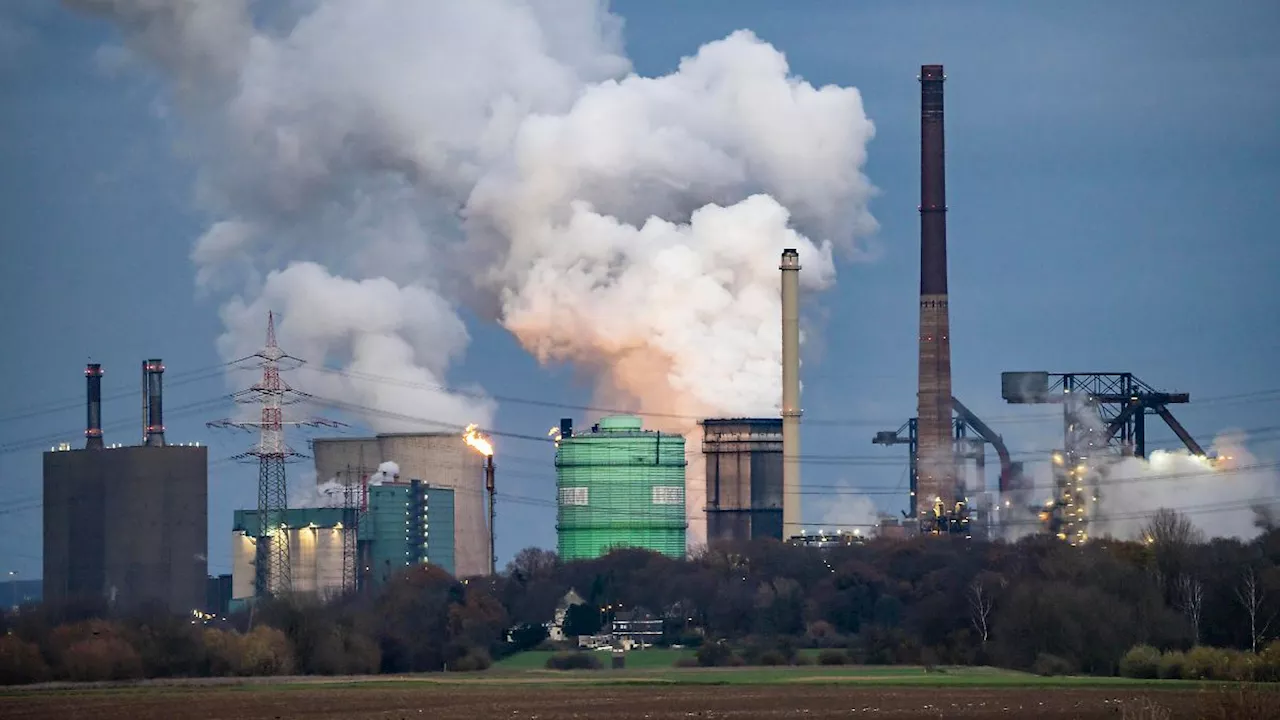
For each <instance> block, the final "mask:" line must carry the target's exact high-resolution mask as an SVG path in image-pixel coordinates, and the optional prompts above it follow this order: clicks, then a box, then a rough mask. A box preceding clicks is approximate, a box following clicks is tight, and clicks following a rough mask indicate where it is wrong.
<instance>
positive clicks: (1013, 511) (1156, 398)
mask: <svg viewBox="0 0 1280 720" xmlns="http://www.w3.org/2000/svg"><path fill="white" fill-rule="evenodd" d="M917 79H918V80H919V82H920V207H919V211H920V331H919V338H918V342H919V382H918V387H917V414H916V417H914V418H910V419H908V420H907V421H906V422H905V423H904V424H903V425H902V426H901V427H899V428H898V429H897V430H896V431H895V430H887V431H883V432H879V433H876V435H875V437H874V438H873V439H872V442H873V443H875V444H878V445H886V446H887V445H906V446H907V449H908V453H909V466H908V469H909V477H910V490H909V496H908V510H907V511H906V512H904V513H903V514H904V516H905V517H906V519H907V522H908V527H907V531H908V532H922V533H934V534H937V533H948V534H961V535H964V536H965V537H973V536H974V535H980V536H983V537H990V538H999V537H1008V536H1009V531H1010V530H1011V529H1012V528H1011V527H1010V526H1009V525H1008V524H1007V523H1009V522H1012V520H1011V518H1012V517H1017V516H1020V515H1023V514H1026V513H1032V514H1033V515H1034V517H1035V518H1036V519H1037V520H1038V521H1039V522H1040V523H1041V530H1042V531H1043V532H1046V533H1048V534H1051V535H1054V536H1056V537H1058V538H1059V539H1062V540H1066V541H1068V542H1071V543H1080V542H1085V541H1087V540H1088V538H1089V532H1088V525H1089V518H1090V517H1092V516H1094V515H1095V514H1096V513H1097V512H1098V509H1099V508H1100V507H1102V506H1103V505H1104V504H1105V491H1103V490H1101V489H1100V488H1099V484H1100V481H1103V480H1105V477H1106V472H1107V467H1108V466H1109V464H1110V463H1111V462H1112V461H1113V460H1114V459H1118V458H1121V457H1125V456H1137V457H1145V452H1146V451H1145V422H1144V417H1145V415H1148V414H1154V415H1159V416H1160V417H1161V419H1163V420H1164V421H1165V422H1166V424H1168V426H1169V427H1170V428H1171V429H1172V430H1173V431H1174V433H1175V434H1176V435H1177V436H1178V438H1179V439H1180V440H1181V441H1182V443H1183V444H1184V445H1185V446H1186V448H1187V449H1188V450H1189V451H1190V452H1191V453H1193V454H1195V455H1200V456H1203V455H1204V454H1205V453H1204V450H1203V449H1202V448H1201V447H1200V445H1199V444H1198V443H1196V441H1195V440H1194V439H1193V438H1192V437H1191V436H1190V434H1188V433H1187V432H1186V430H1185V429H1184V428H1183V427H1182V426H1181V425H1180V424H1179V423H1178V422H1177V420H1176V419H1175V418H1174V417H1173V415H1172V413H1170V412H1169V410H1168V407H1167V406H1168V405H1171V404H1177V403H1185V402H1188V401H1189V400H1190V396H1189V395H1188V394H1186V393H1167V392H1162V391H1159V390H1156V389H1155V388H1153V387H1152V386H1150V385H1148V384H1146V383H1144V382H1142V381H1141V380H1138V379H1137V378H1136V377H1134V375H1133V374H1132V373H1062V374H1051V373H1047V372H1012V373H1009V372H1006V373H1004V374H1003V375H1002V378H1001V387H1002V396H1003V399H1004V400H1005V401H1006V402H1009V403H1015V404H1026V403H1061V404H1062V405H1063V427H1064V440H1063V449H1062V450H1058V451H1054V452H1053V453H1052V454H1051V462H1052V468H1053V471H1052V473H1053V488H1052V490H1051V496H1050V498H1049V499H1048V500H1047V501H1045V502H1040V501H1039V499H1038V498H1036V497H1035V496H1034V493H1033V490H1034V488H1033V487H1032V486H1031V483H1030V482H1029V480H1028V478H1027V476H1026V474H1025V472H1024V469H1023V465H1022V463H1019V462H1014V461H1013V459H1012V457H1011V455H1010V453H1009V449H1008V447H1006V445H1005V443H1004V440H1003V438H1002V437H1001V436H1000V435H999V434H997V433H996V432H995V431H994V430H993V429H992V428H991V427H989V426H988V425H987V424H986V423H984V422H983V421H982V420H981V419H980V418H979V417H978V416H977V415H976V414H975V413H973V412H972V411H971V410H970V409H969V408H968V407H966V406H965V404H964V403H962V402H960V400H959V399H957V398H956V397H955V396H954V395H952V390H951V340H952V338H951V331H950V318H949V312H950V307H949V302H948V288H947V227H946V213H947V202H946V164H945V156H946V152H945V133H944V112H943V111H944V103H943V84H944V82H945V81H946V74H945V73H944V72H943V66H941V65H924V66H922V67H921V68H920V75H919V76H918V78H917ZM987 445H991V447H992V449H993V450H995V453H996V457H997V458H998V461H999V471H998V479H997V483H996V485H995V487H994V488H990V487H988V484H987V481H986V449H987V448H986V446H987ZM967 462H971V463H972V465H971V466H970V467H971V470H972V471H971V472H966V470H968V469H969V468H966V467H965V463H967Z"/></svg>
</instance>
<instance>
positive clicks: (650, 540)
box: [555, 415, 688, 560]
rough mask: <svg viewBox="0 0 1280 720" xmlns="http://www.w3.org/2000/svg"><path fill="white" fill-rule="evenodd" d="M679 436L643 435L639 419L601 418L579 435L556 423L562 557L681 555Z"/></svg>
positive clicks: (570, 426) (681, 440)
mask: <svg viewBox="0 0 1280 720" xmlns="http://www.w3.org/2000/svg"><path fill="white" fill-rule="evenodd" d="M684 450H685V442H684V437H683V436H680V435H672V434H669V433H664V432H659V431H657V430H645V429H644V424H643V423H642V422H641V420H640V418H638V417H633V416H629V415H617V416H611V417H606V418H602V419H601V420H600V422H599V423H597V424H595V425H593V426H591V429H590V430H588V431H587V432H584V433H577V432H574V430H573V423H572V421H570V420H564V421H562V422H561V429H560V435H559V439H558V440H557V448H556V460H555V462H556V495H557V498H558V500H557V503H556V506H557V512H556V537H557V548H558V550H559V553H560V558H561V559H563V560H583V559H588V558H595V557H600V556H601V555H604V554H605V553H607V552H609V551H610V550H613V549H616V548H624V547H625V548H644V549H647V550H653V551H654V552H660V553H663V554H664V555H670V556H672V557H684V554H685V530H686V529H687V527H688V523H687V521H686V519H685V505H684V498H685V465H686V462H685V455H684Z"/></svg>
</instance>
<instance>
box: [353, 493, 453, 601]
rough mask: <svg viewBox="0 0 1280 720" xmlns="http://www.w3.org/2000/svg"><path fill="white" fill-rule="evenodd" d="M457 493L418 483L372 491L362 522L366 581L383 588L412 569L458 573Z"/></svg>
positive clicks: (361, 551) (362, 554)
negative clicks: (422, 567) (404, 570)
mask: <svg viewBox="0 0 1280 720" xmlns="http://www.w3.org/2000/svg"><path fill="white" fill-rule="evenodd" d="M454 497H455V496H454V491H453V490H450V489H448V488H436V487H431V486H429V485H426V484H424V483H421V482H419V481H417V480H412V481H410V482H407V483H384V484H381V485H373V486H370V487H369V492H368V509H367V511H366V512H365V513H364V514H363V515H362V516H361V518H360V546H361V550H360V556H361V558H362V567H363V569H364V572H365V577H366V578H367V579H368V581H369V582H372V583H373V584H374V585H381V584H382V583H384V582H386V581H387V578H389V577H391V576H392V575H393V574H395V573H396V572H397V571H399V570H401V569H402V568H404V567H405V566H407V565H418V564H430V565H435V566H437V567H439V568H441V569H444V570H447V571H449V573H450V574H453V573H454V572H455V570H456V569H457V564H456V562H455V560H454V558H455V533H454V510H455V506H454Z"/></svg>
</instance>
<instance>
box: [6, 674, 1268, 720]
mask: <svg viewBox="0 0 1280 720" xmlns="http://www.w3.org/2000/svg"><path fill="white" fill-rule="evenodd" d="M1222 700H1223V698H1222V697H1221V691H1196V690H1155V691H1150V690H1139V689H1133V688H1078V689H1077V688H1062V689H1046V690H1034V689H1029V688H992V689H982V688H924V687H914V688H907V687H902V688H866V687H856V686H850V685H844V686H832V685H825V686H807V687H806V686H795V685H791V686H787V685H774V686H727V685H710V686H687V685H686V686H652V685H650V686H643V687H619V686H596V687H554V686H529V687H518V686H512V685H492V686H486V687H458V686H447V685H431V684H424V683H412V682H405V683H377V684H367V685H365V686H363V687H362V686H344V687H324V686H322V685H316V684H299V685H296V686H280V685H272V686H257V687H254V686H238V687H235V686H233V687H198V686H197V687H150V688H135V689H125V690H79V691H52V690H40V691H26V692H23V691H18V692H14V693H7V694H4V695H0V717H2V718H5V719H6V720H33V719H35V718H58V719H59V720H79V719H84V720H171V719H173V718H178V719H180V720H197V719H204V718H210V719H213V718H225V719H227V720H232V719H235V720H285V719H288V718H305V719H306V720H339V719H341V720H373V719H375V718H376V719H378V720H395V719H402V718H409V719H416V718H424V719H429V720H477V719H484V718H502V719H504V720H517V719H521V718H526V719H529V720H532V719H533V718H536V719H537V720H568V719H569V718H582V719H586V718H591V719H592V720H596V719H599V720H641V719H644V720H664V719H668V718H672V719H674V718H679V719H680V720H687V719H688V718H698V719H699V720H706V719H710V718H733V719H737V720H745V719H748V718H790V717H803V718H810V719H815V720H816V719H819V718H837V717H839V718H848V717H875V718H895V719H896V718H1033V719H1034V720H1068V719H1070V720H1092V719H1093V718H1116V719H1120V718H1139V719H1142V720H1149V719H1152V718H1188V719H1189V718H1215V717H1221V718H1224V719H1225V718H1233V717H1234V718H1239V717H1249V716H1252V714H1250V715H1244V716H1242V715H1239V714H1237V713H1236V712H1229V713H1227V714H1222V709H1223V708H1222V707H1221V703H1222ZM1145 701H1150V702H1155V703H1158V704H1159V705H1160V706H1163V707H1164V708H1167V709H1168V710H1169V711H1170V712H1171V714H1169V715H1164V714H1151V713H1150V711H1147V712H1138V711H1137V709H1138V705H1140V704H1141V703H1143V702H1145ZM1273 709H1274V707H1273ZM1126 710H1127V712H1126Z"/></svg>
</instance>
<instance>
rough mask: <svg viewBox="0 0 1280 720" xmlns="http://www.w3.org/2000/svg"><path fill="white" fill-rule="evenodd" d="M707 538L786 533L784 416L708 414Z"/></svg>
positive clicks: (704, 436)
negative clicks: (784, 511) (783, 454)
mask: <svg viewBox="0 0 1280 720" xmlns="http://www.w3.org/2000/svg"><path fill="white" fill-rule="evenodd" d="M699 424H700V425H701V426H702V453H703V455H704V456H705V460H706V463H705V465H706V480H707V541H708V542H717V541H731V540H751V539H755V538H774V539H776V540H781V539H782V427H783V425H782V419H781V418H735V419H727V418H709V419H707V420H703V421H702V422H701V423H699Z"/></svg>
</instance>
